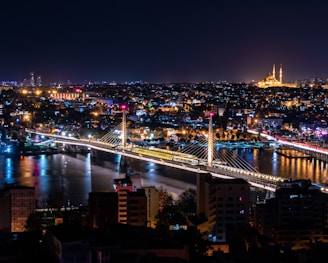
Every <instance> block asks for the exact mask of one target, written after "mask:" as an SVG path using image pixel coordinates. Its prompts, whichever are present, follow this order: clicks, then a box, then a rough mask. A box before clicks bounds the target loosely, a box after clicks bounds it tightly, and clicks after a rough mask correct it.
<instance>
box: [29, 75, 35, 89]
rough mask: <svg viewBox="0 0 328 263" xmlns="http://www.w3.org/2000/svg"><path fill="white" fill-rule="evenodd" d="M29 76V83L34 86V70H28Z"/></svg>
mask: <svg viewBox="0 0 328 263" xmlns="http://www.w3.org/2000/svg"><path fill="white" fill-rule="evenodd" d="M30 76H31V78H30V84H31V86H32V87H34V86H35V82H34V72H30Z"/></svg>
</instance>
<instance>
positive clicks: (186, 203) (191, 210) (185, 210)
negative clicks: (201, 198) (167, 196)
mask: <svg viewBox="0 0 328 263" xmlns="http://www.w3.org/2000/svg"><path fill="white" fill-rule="evenodd" d="M196 200H197V193H196V190H195V189H191V188H189V189H187V190H186V191H184V192H183V193H182V194H181V195H180V196H179V199H178V200H177V209H178V211H179V212H181V213H182V215H184V216H185V217H188V216H194V215H195V214H196V203H197V201H196Z"/></svg>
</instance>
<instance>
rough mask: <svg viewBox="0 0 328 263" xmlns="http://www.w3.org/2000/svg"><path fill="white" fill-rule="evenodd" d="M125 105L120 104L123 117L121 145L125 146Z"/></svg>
mask: <svg viewBox="0 0 328 263" xmlns="http://www.w3.org/2000/svg"><path fill="white" fill-rule="evenodd" d="M125 108H126V106H125V105H123V106H122V113H123V119H122V147H123V148H125V147H126V112H125Z"/></svg>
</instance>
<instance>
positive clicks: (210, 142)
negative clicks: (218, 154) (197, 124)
mask: <svg viewBox="0 0 328 263" xmlns="http://www.w3.org/2000/svg"><path fill="white" fill-rule="evenodd" d="M212 117H213V113H212V112H211V113H210V122H209V124H208V148H207V166H209V167H211V166H212V161H213V121H212Z"/></svg>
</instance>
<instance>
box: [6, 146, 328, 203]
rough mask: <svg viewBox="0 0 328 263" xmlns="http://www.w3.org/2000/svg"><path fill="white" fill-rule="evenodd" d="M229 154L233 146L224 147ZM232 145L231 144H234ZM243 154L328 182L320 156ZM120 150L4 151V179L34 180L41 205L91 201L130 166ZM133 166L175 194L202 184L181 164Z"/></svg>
mask: <svg viewBox="0 0 328 263" xmlns="http://www.w3.org/2000/svg"><path fill="white" fill-rule="evenodd" d="M221 151H222V154H223V155H224V154H226V153H225V151H228V150H227V149H222V150H221ZM229 151H231V150H229ZM233 151H235V153H236V154H238V156H240V157H242V158H243V159H244V160H246V161H247V162H248V163H249V164H251V165H252V166H253V167H254V168H255V169H256V170H257V171H259V172H261V173H266V174H272V175H274V176H281V177H284V178H286V179H310V180H311V181H312V182H315V183H326V182H327V178H328V167H327V164H326V163H325V162H322V161H316V160H314V159H302V158H286V157H285V156H282V155H279V154H277V153H276V152H275V151H274V150H273V149H265V150H261V149H236V150H233ZM120 158H121V157H120V155H113V154H108V153H103V152H101V153H98V155H97V158H92V157H91V154H90V153H89V154H53V155H38V156H24V157H20V156H13V157H6V156H5V155H1V156H0V165H1V167H3V169H2V171H1V173H0V182H1V185H2V186H3V185H4V184H5V183H6V184H12V183H16V184H17V185H25V186H34V187H35V189H36V197H37V200H38V205H39V206H41V207H45V206H46V200H47V199H48V198H49V196H50V195H54V194H56V193H58V192H63V193H64V196H65V200H66V205H79V204H86V203H87V199H88V194H89V192H97V191H112V190H113V184H112V183H113V180H114V179H116V178H122V177H124V176H125V174H126V169H125V168H124V167H123V168H122V167H121V166H120ZM129 169H130V171H132V172H133V175H132V176H131V178H132V180H133V183H134V184H135V185H136V187H139V186H141V185H143V186H155V187H158V188H159V187H163V188H164V189H166V190H167V191H168V192H170V193H171V194H172V195H173V196H174V197H177V196H178V195H179V194H180V193H182V192H183V191H184V190H186V189H188V188H195V187H196V185H195V184H196V174H193V173H190V172H186V171H183V170H180V169H175V168H169V167H166V166H162V165H158V164H154V163H151V162H144V161H140V160H135V159H130V162H129Z"/></svg>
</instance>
